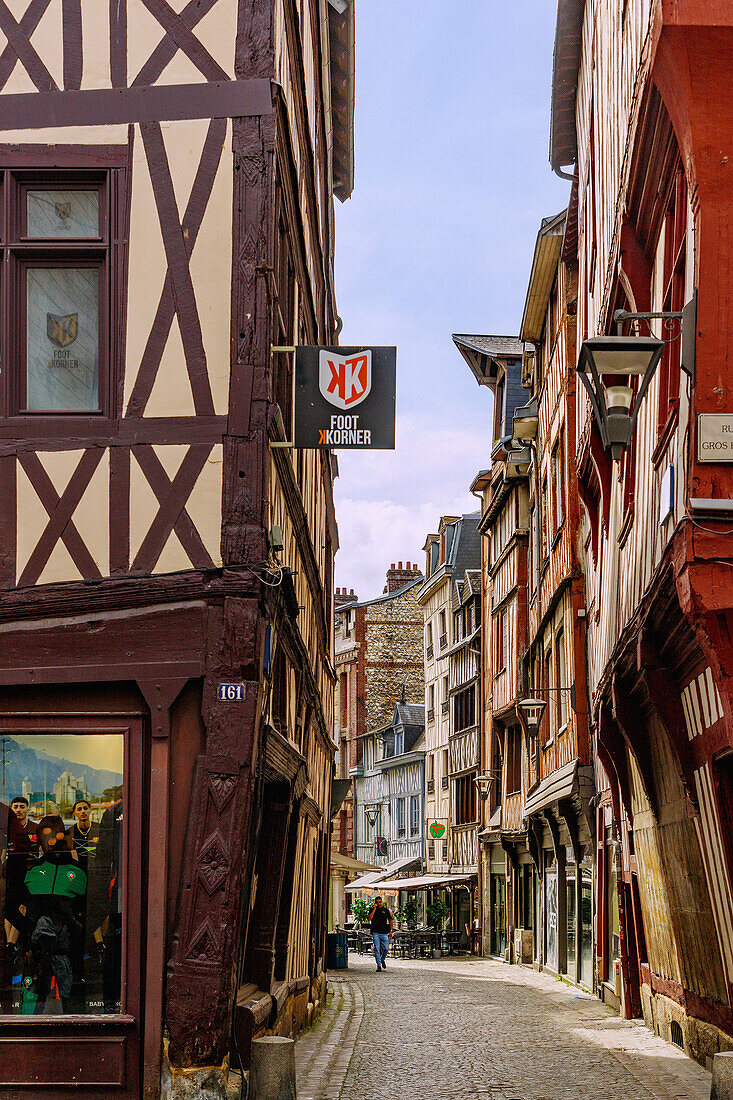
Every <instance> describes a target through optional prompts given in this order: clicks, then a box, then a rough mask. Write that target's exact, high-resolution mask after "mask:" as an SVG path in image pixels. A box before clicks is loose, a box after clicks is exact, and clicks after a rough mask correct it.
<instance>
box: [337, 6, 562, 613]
mask: <svg viewBox="0 0 733 1100" xmlns="http://www.w3.org/2000/svg"><path fill="white" fill-rule="evenodd" d="M555 14H556V4H555V3H553V2H552V0H514V3H509V4H507V3H506V2H505V0H453V2H451V3H445V0H400V3H395V0H358V2H357V4H356V123H355V127H356V136H355V146H356V148H355V187H354V194H353V196H352V197H351V199H349V200H348V201H347V202H346V203H344V204H343V205H342V204H340V203H339V202H337V203H336V294H337V302H338V310H339V314H340V315H341V317H342V318H343V322H344V326H343V331H342V332H341V335H340V337H339V341H340V343H341V344H344V345H364V344H376V345H380V344H388V345H394V344H396V345H397V428H396V449H395V450H394V451H373V452H371V453H370V452H367V451H361V452H359V451H338V452H337V453H338V460H339V468H340V477H339V478H338V480H337V481H336V489H335V492H336V515H337V519H338V524H339V539H340V549H339V552H338V554H337V555H336V585H337V586H345V587H347V588H349V589H350V588H353V589H355V591H356V593H357V595H358V596H359V598H360V599H369V598H371V597H373V596H377V595H379V594H380V593H381V591H382V588H383V586H384V583H385V572H386V570H387V569H388V568H389V566H390V564H391V563H392V562H397V561H403V562H405V561H408V560H409V561H418V563H419V564H420V565H421V566H423V563H424V555H423V553H422V546H423V545H424V542H425V538H426V536H427V535H428V533H429V532H431V531H435V530H437V523H438V520H439V518H440V516H441V515H446V514H455V515H459V514H461V513H464V512H472V511H475V510H476V509H477V508H478V506H479V503H478V500H477V499H476V498H475V497H473V496H471V494H470V492H469V489H468V487H469V485H470V484H471V482H472V481H473V479H474V477H475V475H476V474H477V473H478V471H479V470H480V469H485V468H486V467H487V466H488V465H489V464H490V459H489V451H490V448H491V429H490V425H491V395H490V392H489V390H487V389H486V388H485V387H479V386H478V385H477V383H476V381H475V379H474V377H473V375H472V374H471V372H470V371H469V369H468V366H467V365H466V363H465V361H464V360H463V359H462V358H461V356H460V355H459V353H458V351H457V349H456V348H455V345H454V344H453V341H452V340H451V335H452V333H454V332H460V333H492V334H501V335H515V334H516V333H517V331H518V328H519V323H520V321H521V318H522V311H523V308H524V300H525V296H526V291H527V281H528V278H529V270H530V264H531V261H532V254H533V251H534V243H535V238H536V236H537V231H538V229H539V225H540V221H541V219H542V218H543V217H546V216H548V215H551V214H556V213H558V212H559V211H560V210H562V209H563V208H564V207H565V206H566V205H567V201H568V197H569V184H567V183H566V182H565V181H563V180H560V179H558V178H557V177H556V176H555V175H553V173H552V171H551V169H550V166H549V163H548V145H549V108H550V84H551V77H552V49H553V41H554V30H555Z"/></svg>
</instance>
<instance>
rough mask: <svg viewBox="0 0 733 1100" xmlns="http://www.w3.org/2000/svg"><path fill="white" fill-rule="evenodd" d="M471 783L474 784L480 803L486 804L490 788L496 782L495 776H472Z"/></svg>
mask: <svg viewBox="0 0 733 1100" xmlns="http://www.w3.org/2000/svg"><path fill="white" fill-rule="evenodd" d="M473 781H474V783H475V784H476V790H477V791H478V796H479V798H480V799H481V801H482V802H486V800H487V799H488V797H489V795H490V793H491V788H492V787H493V785H494V783H495V782H496V776H494V775H485V774H484V775H476V776H474V779H473Z"/></svg>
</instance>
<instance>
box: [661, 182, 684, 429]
mask: <svg viewBox="0 0 733 1100" xmlns="http://www.w3.org/2000/svg"><path fill="white" fill-rule="evenodd" d="M662 225H663V226H664V262H663V273H662V284H663V285H662V288H661V289H662V303H661V308H662V310H663V311H664V312H679V311H680V310H681V309H682V308H683V307H684V304H685V282H686V279H685V273H686V266H687V180H686V177H685V170H684V167H683V165H682V162H681V160H680V161H678V163H677V165H676V168H675V172H674V178H673V182H672V185H671V187H670V195H669V199H668V202H667V206H666V209H665V212H664V218H663V221H662ZM680 363H681V340H670V341H669V342H668V343H667V344H666V346H665V348H664V352H663V354H662V358H661V361H660V364H659V403H658V409H657V434H658V437H662V436H664V435H666V433H667V428H668V425H669V422H670V420H672V419H673V418H675V417H676V416H677V415H678V413H679V400H680V370H681V366H680Z"/></svg>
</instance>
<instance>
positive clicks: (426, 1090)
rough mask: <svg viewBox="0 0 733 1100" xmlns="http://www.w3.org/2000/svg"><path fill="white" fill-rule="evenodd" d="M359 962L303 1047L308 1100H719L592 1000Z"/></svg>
mask: <svg viewBox="0 0 733 1100" xmlns="http://www.w3.org/2000/svg"><path fill="white" fill-rule="evenodd" d="M387 967H388V969H387V970H386V971H384V972H382V973H379V974H378V973H377V972H376V970H375V968H374V962H373V960H371V961H370V960H368V959H367V958H366V957H363V958H360V957H359V956H356V955H354V954H350V955H349V969H348V970H346V971H330V972H329V986H330V988H331V989H332V990H333V997H332V999H331V1003H330V1006H329V1008H328V1009H327V1010H326V1011H325V1012H324V1013H323V1014H322V1016H321V1018H320V1020H319V1021H318V1023H317V1025H316V1026H315V1028H313V1029H312V1030H311V1031H309V1032H308V1033H307V1035H306V1036H305V1037H304V1038H303V1039H301V1040H300V1041H299V1042H298V1043H297V1045H296V1058H297V1063H298V1100H372V1098H375V1097H384V1096H388V1097H390V1098H391V1097H396V1098H399V1100H476V1098H484V1100H590V1098H591V1097H600V1098H602V1100H709V1096H710V1074H709V1073H708V1072H707V1071H706V1070H704V1069H702V1068H701V1067H700V1066H698V1065H697V1064H696V1063H695V1062H692V1061H691V1060H690V1059H689V1058H687V1056H686V1055H685V1054H683V1053H682V1051H680V1050H677V1048H676V1047H674V1046H671V1045H670V1044H669V1043H666V1042H664V1041H663V1040H662V1039H659V1038H658V1037H657V1036H655V1035H653V1034H651V1032H649V1031H648V1030H647V1028H645V1027H644V1025H643V1024H641V1023H638V1022H629V1021H625V1020H621V1019H619V1017H618V1016H616V1015H615V1014H614V1013H612V1012H611V1011H610V1009H607V1008H606V1007H605V1006H604V1005H602V1004H601V1003H600V1001H598V999H597V998H596V997H594V996H591V995H590V994H587V993H583V992H582V991H580V990H577V989H575V988H574V987H569V986H566V985H565V984H564V983H563V982H560V981H556V980H554V979H552V978H550V977H549V976H547V975H545V974H538V973H536V972H535V971H534V970H529V969H527V968H525V967H519V966H506V965H503V964H501V963H495V962H490V961H487V960H485V959H470V958H465V959H464V958H458V959H440V960H430V961H429V962H427V961H425V962H422V963H421V962H418V961H412V960H400V959H388V960H387Z"/></svg>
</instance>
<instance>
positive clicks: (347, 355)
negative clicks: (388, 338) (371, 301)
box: [293, 347, 397, 451]
mask: <svg viewBox="0 0 733 1100" xmlns="http://www.w3.org/2000/svg"><path fill="white" fill-rule="evenodd" d="M396 377H397V348H376V347H361V348H333V347H299V348H296V349H295V426H294V437H293V445H294V446H295V447H298V448H318V447H340V448H341V447H343V448H350V449H351V450H387V451H389V450H394V445H395V385H396Z"/></svg>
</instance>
